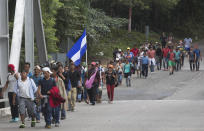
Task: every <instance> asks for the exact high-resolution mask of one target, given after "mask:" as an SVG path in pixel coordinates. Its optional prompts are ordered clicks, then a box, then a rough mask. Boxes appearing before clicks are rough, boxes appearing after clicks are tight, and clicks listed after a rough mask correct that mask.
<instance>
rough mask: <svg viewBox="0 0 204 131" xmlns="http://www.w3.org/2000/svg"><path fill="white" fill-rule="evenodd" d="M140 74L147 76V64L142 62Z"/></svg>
mask: <svg viewBox="0 0 204 131" xmlns="http://www.w3.org/2000/svg"><path fill="white" fill-rule="evenodd" d="M142 75H143V76H144V77H147V76H148V64H143V65H142Z"/></svg>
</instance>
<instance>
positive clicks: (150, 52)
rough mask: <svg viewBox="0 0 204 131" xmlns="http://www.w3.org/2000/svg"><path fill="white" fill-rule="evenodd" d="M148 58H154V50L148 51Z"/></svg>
mask: <svg viewBox="0 0 204 131" xmlns="http://www.w3.org/2000/svg"><path fill="white" fill-rule="evenodd" d="M148 56H149V58H154V57H155V50H152V51H151V50H149V51H148Z"/></svg>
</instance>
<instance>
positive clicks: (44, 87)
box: [38, 67, 56, 129]
mask: <svg viewBox="0 0 204 131" xmlns="http://www.w3.org/2000/svg"><path fill="white" fill-rule="evenodd" d="M42 71H43V75H44V78H43V79H41V80H40V81H39V85H38V95H39V97H40V98H41V107H42V112H43V116H44V119H45V123H46V125H45V128H47V129H50V128H51V117H52V107H51V106H50V101H49V94H50V90H51V89H52V88H53V87H56V82H55V80H54V79H53V78H51V76H50V75H51V74H52V72H51V71H50V68H49V67H44V68H43V69H42Z"/></svg>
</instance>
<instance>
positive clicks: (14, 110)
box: [8, 92, 19, 119]
mask: <svg viewBox="0 0 204 131" xmlns="http://www.w3.org/2000/svg"><path fill="white" fill-rule="evenodd" d="M13 94H14V92H9V93H8V98H9V105H10V108H11V116H12V119H15V118H18V116H19V113H18V103H17V102H18V99H17V97H16V104H15V105H13Z"/></svg>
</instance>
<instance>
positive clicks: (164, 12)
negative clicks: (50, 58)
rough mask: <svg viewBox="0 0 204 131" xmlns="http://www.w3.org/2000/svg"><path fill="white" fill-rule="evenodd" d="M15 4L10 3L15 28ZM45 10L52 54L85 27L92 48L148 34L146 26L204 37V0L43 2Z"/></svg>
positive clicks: (44, 17) (13, 2)
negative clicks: (117, 39) (118, 39)
mask: <svg viewBox="0 0 204 131" xmlns="http://www.w3.org/2000/svg"><path fill="white" fill-rule="evenodd" d="M15 2H16V1H15V0H9V12H10V25H11V28H12V23H13V17H14V9H15V8H14V7H15ZM41 7H42V13H43V24H44V27H45V35H46V42H47V47H48V52H56V51H58V48H57V47H59V45H60V44H64V43H66V41H67V38H68V37H69V38H71V39H72V40H73V41H76V40H77V39H78V38H79V36H80V35H81V34H82V32H83V30H84V29H85V28H86V29H87V33H88V42H89V48H90V46H93V47H94V46H95V47H96V48H97V46H98V45H99V44H101V46H104V45H105V44H107V43H109V44H111V43H110V42H107V39H108V40H111V39H112V40H115V39H116V38H119V37H117V36H115V34H118V36H121V34H119V33H125V34H123V35H125V36H127V37H128V36H129V35H128V32H129V33H130V32H131V31H132V32H133V33H132V34H138V33H139V32H140V33H144V28H145V26H146V25H149V26H150V30H151V31H152V32H156V33H158V34H160V33H161V32H163V31H164V32H167V33H170V32H172V33H173V34H174V35H175V36H178V37H186V36H188V37H189V36H191V37H194V36H199V37H201V38H202V37H203V36H202V34H203V29H204V16H203V15H202V14H203V13H204V8H203V7H204V1H203V0H41ZM125 30H128V32H126V31H125ZM10 31H12V29H10ZM134 32H138V33H134ZM110 36H111V37H114V38H110ZM139 36H141V35H139ZM139 36H138V37H139ZM138 37H137V38H138ZM132 38H135V36H134V37H132ZM141 38H144V37H141ZM130 39H131V38H130ZM144 39H145V38H144ZM125 40H126V41H128V40H127V39H125ZM125 40H120V41H123V42H125ZM137 40H139V41H141V39H140V38H138V39H137ZM137 40H136V41H137ZM118 42H119V41H117V42H114V41H112V43H113V44H117V43H118ZM123 44H130V43H123ZM96 45H97V46H96ZM94 50H95V49H94ZM96 50H97V49H96Z"/></svg>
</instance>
